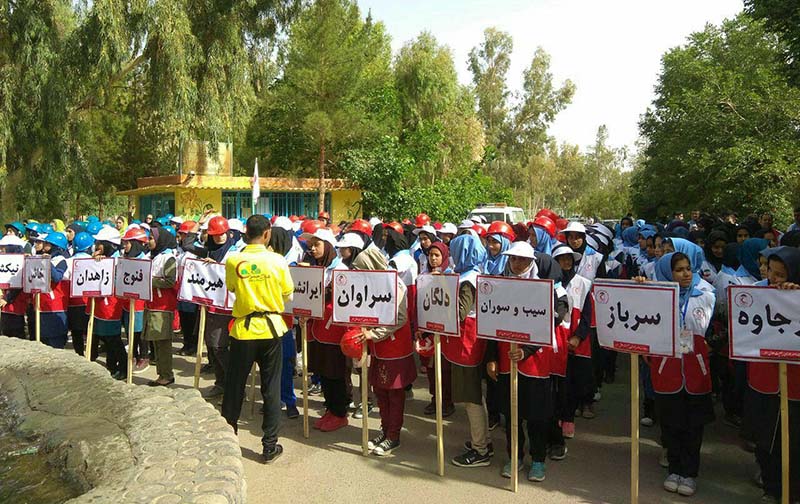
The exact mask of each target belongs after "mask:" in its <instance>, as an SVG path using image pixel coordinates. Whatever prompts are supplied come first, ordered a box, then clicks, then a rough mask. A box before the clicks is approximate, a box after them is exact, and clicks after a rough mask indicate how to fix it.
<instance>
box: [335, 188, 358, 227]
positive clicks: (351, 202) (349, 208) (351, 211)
mask: <svg viewBox="0 0 800 504" xmlns="http://www.w3.org/2000/svg"><path fill="white" fill-rule="evenodd" d="M359 201H361V191H355V190H347V191H333V192H331V219H332V220H333V223H334V224H338V223H339V221H343V220H345V221H352V220H353V219H357V218H359V217H361V205H360V204H359Z"/></svg>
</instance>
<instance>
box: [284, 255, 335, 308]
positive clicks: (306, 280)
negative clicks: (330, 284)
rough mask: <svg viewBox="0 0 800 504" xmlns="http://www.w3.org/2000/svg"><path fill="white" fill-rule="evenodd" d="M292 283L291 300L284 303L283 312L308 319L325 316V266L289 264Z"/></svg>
mask: <svg viewBox="0 0 800 504" xmlns="http://www.w3.org/2000/svg"><path fill="white" fill-rule="evenodd" d="M289 272H290V274H291V275H292V282H293V283H294V295H293V296H292V300H291V301H286V302H285V303H284V307H283V312H284V313H285V314H287V315H294V316H295V317H304V318H309V319H323V318H325V288H324V285H325V284H324V281H325V268H323V267H321V266H289Z"/></svg>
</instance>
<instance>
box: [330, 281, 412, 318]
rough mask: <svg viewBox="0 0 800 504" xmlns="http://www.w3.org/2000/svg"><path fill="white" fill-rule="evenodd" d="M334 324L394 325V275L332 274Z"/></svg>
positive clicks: (395, 314) (395, 309)
mask: <svg viewBox="0 0 800 504" xmlns="http://www.w3.org/2000/svg"><path fill="white" fill-rule="evenodd" d="M333 322H334V323H336V324H347V325H360V326H367V327H370V326H394V325H396V324H397V272H396V271H393V270H387V271H350V270H336V271H334V272H333Z"/></svg>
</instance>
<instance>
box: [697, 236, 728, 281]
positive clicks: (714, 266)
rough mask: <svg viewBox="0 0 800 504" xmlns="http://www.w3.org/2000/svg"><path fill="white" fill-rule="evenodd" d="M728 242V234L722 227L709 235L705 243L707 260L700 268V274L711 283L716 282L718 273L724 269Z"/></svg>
mask: <svg viewBox="0 0 800 504" xmlns="http://www.w3.org/2000/svg"><path fill="white" fill-rule="evenodd" d="M727 244H728V235H727V234H725V232H724V231H722V230H720V229H715V230H714V231H711V233H710V234H709V235H708V239H707V240H706V244H705V259H706V260H705V261H703V266H702V267H701V268H700V276H701V277H703V280H705V281H706V282H708V283H710V284H711V285H714V284H715V283H716V281H717V273H719V272H720V271H721V270H722V257H723V253H724V252H725V245H727Z"/></svg>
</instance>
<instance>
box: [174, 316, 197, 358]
mask: <svg viewBox="0 0 800 504" xmlns="http://www.w3.org/2000/svg"><path fill="white" fill-rule="evenodd" d="M178 317H179V318H180V322H181V334H182V335H183V346H184V348H186V349H187V350H195V349H197V335H198V329H199V328H198V327H197V311H191V312H186V311H178Z"/></svg>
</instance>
